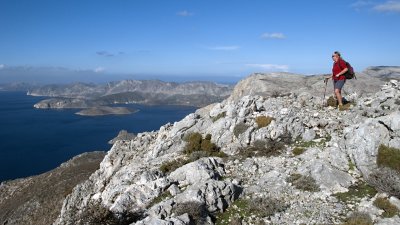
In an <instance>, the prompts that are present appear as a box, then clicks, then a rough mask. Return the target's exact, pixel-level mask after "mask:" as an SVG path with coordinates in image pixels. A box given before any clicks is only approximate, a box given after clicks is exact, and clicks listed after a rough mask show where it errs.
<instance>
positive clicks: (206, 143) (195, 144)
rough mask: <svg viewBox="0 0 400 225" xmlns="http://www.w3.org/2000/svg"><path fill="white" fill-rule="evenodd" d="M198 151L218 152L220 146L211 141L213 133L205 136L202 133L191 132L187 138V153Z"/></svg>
mask: <svg viewBox="0 0 400 225" xmlns="http://www.w3.org/2000/svg"><path fill="white" fill-rule="evenodd" d="M196 151H204V152H209V153H213V152H218V151H219V148H218V147H217V145H215V144H214V143H212V142H211V134H207V135H206V137H205V138H203V137H202V135H201V134H200V133H191V134H189V135H188V138H187V143H186V146H185V153H186V154H191V153H193V152H196Z"/></svg>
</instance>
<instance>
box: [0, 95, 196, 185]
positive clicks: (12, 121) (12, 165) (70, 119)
mask: <svg viewBox="0 0 400 225" xmlns="http://www.w3.org/2000/svg"><path fill="white" fill-rule="evenodd" d="M42 99H45V97H33V96H27V95H26V93H25V92H1V91H0V182H1V181H4V180H10V179H16V178H22V177H27V176H31V175H37V174H40V173H43V172H46V171H49V170H51V169H53V168H55V167H57V166H59V165H60V164H61V163H62V162H65V161H67V160H69V159H70V158H72V157H73V156H75V155H78V154H80V153H83V152H89V151H98V150H101V151H107V150H109V149H110V148H111V145H109V144H108V141H109V140H111V139H112V138H114V137H116V136H117V134H118V132H119V131H120V130H123V129H124V130H127V131H128V132H130V133H139V132H144V131H152V130H158V129H159V127H160V126H162V125H164V124H166V123H168V122H171V123H173V122H175V121H179V120H181V119H182V118H184V117H185V116H186V115H188V114H190V113H192V112H194V111H195V110H196V108H195V107H186V106H144V105H126V106H128V107H132V108H135V109H138V110H139V112H137V113H134V114H130V115H117V116H116V115H107V116H100V117H84V116H79V115H75V114H74V113H75V112H77V111H79V110H77V109H63V110H43V109H35V108H33V105H34V104H35V103H37V102H38V101H40V100H42Z"/></svg>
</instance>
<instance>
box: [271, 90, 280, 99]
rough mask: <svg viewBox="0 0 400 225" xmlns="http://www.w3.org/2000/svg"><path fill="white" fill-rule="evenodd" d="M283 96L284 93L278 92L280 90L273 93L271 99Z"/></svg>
mask: <svg viewBox="0 0 400 225" xmlns="http://www.w3.org/2000/svg"><path fill="white" fill-rule="evenodd" d="M281 96H282V92H280V91H278V90H274V91H273V92H272V93H271V97H273V98H277V97H281Z"/></svg>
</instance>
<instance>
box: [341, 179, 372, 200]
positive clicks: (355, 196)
mask: <svg viewBox="0 0 400 225" xmlns="http://www.w3.org/2000/svg"><path fill="white" fill-rule="evenodd" d="M348 189H349V191H348V192H343V193H336V194H334V196H335V197H336V198H338V199H339V200H340V201H342V202H348V201H351V200H359V199H361V198H364V197H367V196H368V197H373V196H374V195H375V194H376V193H377V191H376V190H375V188H373V187H372V186H370V185H368V184H367V183H365V182H360V183H358V184H356V185H353V186H350V187H349V188H348Z"/></svg>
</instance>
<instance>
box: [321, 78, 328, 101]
mask: <svg viewBox="0 0 400 225" xmlns="http://www.w3.org/2000/svg"><path fill="white" fill-rule="evenodd" d="M324 83H325V90H324V98H323V99H322V106H325V94H326V87H327V86H328V79H326V78H324Z"/></svg>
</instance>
